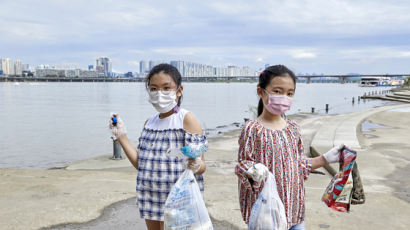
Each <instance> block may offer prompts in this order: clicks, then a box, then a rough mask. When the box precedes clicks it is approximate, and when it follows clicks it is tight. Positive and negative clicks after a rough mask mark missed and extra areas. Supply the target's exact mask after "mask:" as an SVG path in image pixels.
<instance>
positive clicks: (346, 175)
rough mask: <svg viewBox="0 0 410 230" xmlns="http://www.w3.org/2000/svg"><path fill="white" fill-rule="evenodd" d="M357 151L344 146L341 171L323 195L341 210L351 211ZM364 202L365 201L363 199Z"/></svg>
mask: <svg viewBox="0 0 410 230" xmlns="http://www.w3.org/2000/svg"><path fill="white" fill-rule="evenodd" d="M356 156H357V153H356V151H354V150H351V149H348V148H346V147H344V148H343V149H342V151H341V154H340V160H339V162H340V166H339V172H338V173H336V175H335V176H334V177H333V178H332V180H331V181H330V183H329V185H328V186H327V188H326V190H325V193H324V194H323V196H322V201H323V202H325V203H326V205H327V206H328V207H330V208H332V209H334V210H336V211H339V212H349V210H350V204H351V202H352V194H353V192H352V191H353V177H352V169H353V167H354V165H355V163H356ZM363 202H364V201H363Z"/></svg>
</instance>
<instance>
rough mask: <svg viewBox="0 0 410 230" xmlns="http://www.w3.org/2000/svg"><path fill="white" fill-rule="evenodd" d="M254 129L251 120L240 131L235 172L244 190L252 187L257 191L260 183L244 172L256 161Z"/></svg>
mask: <svg viewBox="0 0 410 230" xmlns="http://www.w3.org/2000/svg"><path fill="white" fill-rule="evenodd" d="M255 133H256V130H255V128H254V127H253V125H252V121H250V122H249V123H247V124H246V126H245V127H244V128H243V129H242V132H241V134H240V136H239V140H238V144H239V152H238V164H237V165H236V167H235V174H236V175H237V176H238V179H239V183H240V185H242V186H243V187H245V188H246V190H250V189H253V190H254V191H258V190H259V188H260V187H261V183H263V182H257V181H253V180H252V179H250V178H248V177H247V175H246V172H247V171H248V169H249V168H250V167H253V166H254V165H255V164H256V163H257V162H255V156H254V154H255V141H256V140H255V137H256V135H255Z"/></svg>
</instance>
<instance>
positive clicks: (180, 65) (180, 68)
mask: <svg viewBox="0 0 410 230" xmlns="http://www.w3.org/2000/svg"><path fill="white" fill-rule="evenodd" d="M170 64H171V65H172V66H174V67H175V68H177V69H178V71H179V73H180V74H181V76H183V77H184V76H185V65H184V62H183V61H171V62H170Z"/></svg>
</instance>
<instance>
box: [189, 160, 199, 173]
mask: <svg viewBox="0 0 410 230" xmlns="http://www.w3.org/2000/svg"><path fill="white" fill-rule="evenodd" d="M201 165H202V159H201V157H197V158H188V164H187V168H189V169H191V170H192V171H193V172H194V173H196V172H198V170H199V169H200V168H201Z"/></svg>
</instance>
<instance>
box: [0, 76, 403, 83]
mask: <svg viewBox="0 0 410 230" xmlns="http://www.w3.org/2000/svg"><path fill="white" fill-rule="evenodd" d="M398 76H410V74H363V75H310V76H297V77H298V79H299V80H300V79H306V83H308V84H309V83H311V79H313V78H336V79H338V81H339V82H340V83H342V84H344V83H345V82H346V79H348V78H357V77H389V78H392V77H398ZM258 80H259V76H231V77H183V78H182V81H184V82H217V81H223V82H231V81H250V82H257V81H258ZM9 81H11V82H25V81H27V82H142V81H144V78H115V77H98V78H78V77H75V78H68V77H21V76H0V82H9Z"/></svg>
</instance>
